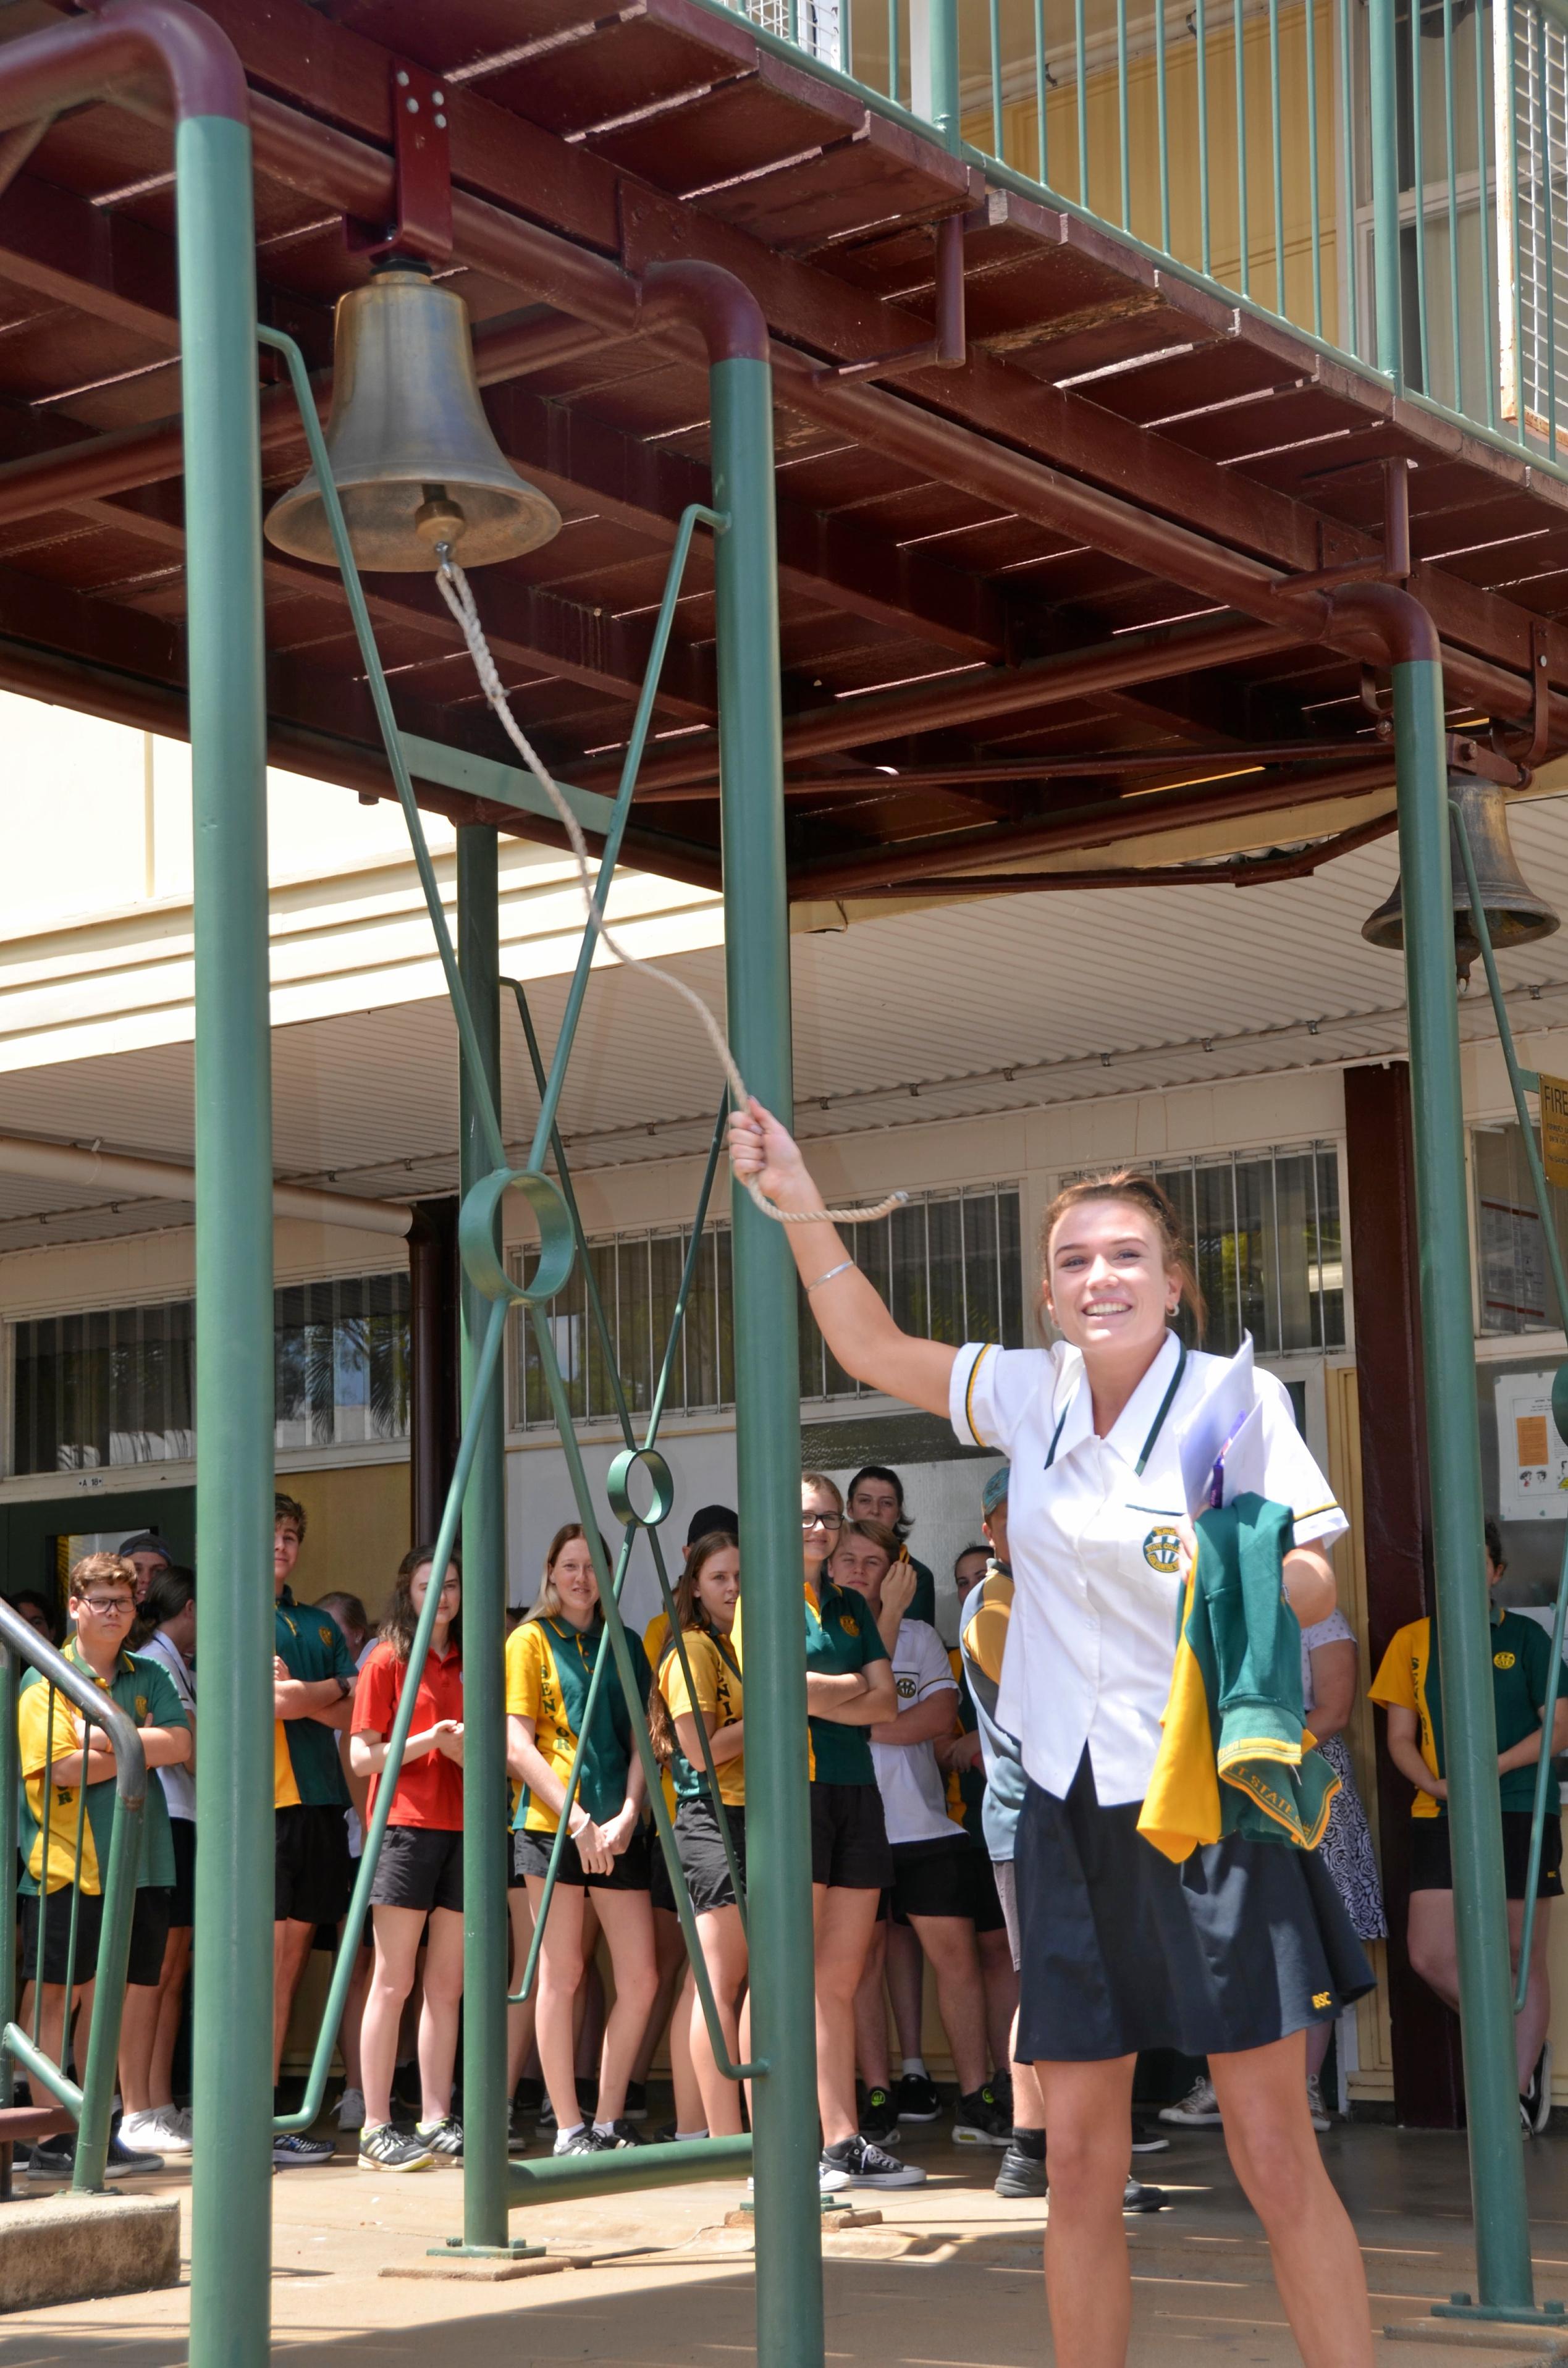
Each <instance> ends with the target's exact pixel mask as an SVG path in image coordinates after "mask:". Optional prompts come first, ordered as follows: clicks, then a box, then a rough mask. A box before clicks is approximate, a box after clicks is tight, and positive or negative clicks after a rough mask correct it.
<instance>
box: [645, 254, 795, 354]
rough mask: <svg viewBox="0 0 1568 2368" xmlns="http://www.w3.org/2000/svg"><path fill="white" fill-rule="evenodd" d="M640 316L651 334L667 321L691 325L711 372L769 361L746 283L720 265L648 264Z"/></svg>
mask: <svg viewBox="0 0 1568 2368" xmlns="http://www.w3.org/2000/svg"><path fill="white" fill-rule="evenodd" d="M638 311H639V315H640V318H641V320H642V323H643V324H645V325H646V326H648V327H650V328H653V327H656V326H657V325H658V324H659V323H660V321H662V320H665V319H669V318H671V317H674V318H678V319H681V320H685V321H687V322H689V323H690V324H691V325H692V327H693V328H695V329H696V330H698V331H699V334H700V335H701V336H702V339H703V342H704V343H705V344H706V346H707V347H708V359H709V363H710V366H711V365H712V364H713V363H714V362H733V361H754V362H765V361H767V358H768V348H767V321H766V320H765V319H764V317H763V311H762V307H761V305H760V304H759V303H758V302H757V301H756V297H755V296H754V295H753V294H752V292H751V290H750V289H749V288H748V287H747V286H746V284H745V282H744V279H737V278H736V277H735V274H734V273H733V271H726V270H725V269H724V268H723V266H722V264H718V263H700V262H698V261H696V260H694V259H692V260H687V261H683V262H679V263H651V264H650V265H649V266H648V268H647V270H646V271H645V272H644V273H643V275H642V300H641V302H640V304H639V307H638Z"/></svg>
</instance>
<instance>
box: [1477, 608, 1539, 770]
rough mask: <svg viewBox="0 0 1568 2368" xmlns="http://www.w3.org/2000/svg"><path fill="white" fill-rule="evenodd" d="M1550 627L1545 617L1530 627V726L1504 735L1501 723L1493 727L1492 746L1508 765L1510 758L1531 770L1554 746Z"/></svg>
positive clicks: (1532, 623)
mask: <svg viewBox="0 0 1568 2368" xmlns="http://www.w3.org/2000/svg"><path fill="white" fill-rule="evenodd" d="M1549 656H1550V653H1549V651H1548V648H1547V626H1546V619H1545V618H1544V617H1537V618H1535V619H1534V620H1532V622H1531V625H1530V723H1529V729H1528V732H1524V733H1515V732H1505V730H1504V728H1503V726H1502V725H1501V724H1500V723H1494V724H1493V726H1492V746H1493V747H1494V749H1495V750H1496V753H1497V755H1498V756H1499V757H1502V758H1503V759H1504V761H1505V762H1506V761H1508V760H1509V759H1510V758H1511V759H1512V760H1513V761H1514V762H1515V763H1516V764H1519V765H1523V766H1525V767H1526V768H1527V769H1528V768H1530V767H1533V766H1536V765H1539V764H1540V760H1541V758H1542V757H1544V756H1545V754H1546V752H1547V749H1548V747H1549V746H1551V672H1550V668H1549V663H1548V662H1549Z"/></svg>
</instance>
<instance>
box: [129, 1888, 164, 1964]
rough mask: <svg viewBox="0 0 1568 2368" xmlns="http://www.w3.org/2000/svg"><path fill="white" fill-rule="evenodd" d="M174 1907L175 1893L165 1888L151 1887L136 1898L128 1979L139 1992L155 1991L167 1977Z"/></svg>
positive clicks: (132, 1915)
mask: <svg viewBox="0 0 1568 2368" xmlns="http://www.w3.org/2000/svg"><path fill="white" fill-rule="evenodd" d="M173 1903H174V1893H173V1892H172V1891H170V1890H169V1889H167V1888H166V1886H164V1885H162V1884H160V1885H158V1886H157V1887H155V1888H154V1887H153V1885H151V1884H148V1885H146V1886H144V1887H143V1888H142V1890H141V1891H139V1892H138V1893H137V1895H136V1906H135V1908H134V1909H133V1911H132V1913H131V1954H130V1956H129V1957H128V1958H127V1959H126V1961H125V1978H126V1980H127V1982H129V1983H131V1985H133V1986H134V1987H135V1988H137V1989H139V1990H155V1989H156V1988H157V1987H158V1984H159V1983H160V1982H161V1981H162V1979H163V1977H164V1949H165V1944H166V1942H167V1941H168V1937H169V1911H170V1909H171V1907H172V1906H173Z"/></svg>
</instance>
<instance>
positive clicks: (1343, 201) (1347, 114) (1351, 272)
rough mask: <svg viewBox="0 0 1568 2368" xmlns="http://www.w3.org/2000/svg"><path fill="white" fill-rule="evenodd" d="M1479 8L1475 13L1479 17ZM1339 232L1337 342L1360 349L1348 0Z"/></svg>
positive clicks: (1345, 2)
mask: <svg viewBox="0 0 1568 2368" xmlns="http://www.w3.org/2000/svg"><path fill="white" fill-rule="evenodd" d="M1479 14H1480V12H1479V10H1478V11H1477V15H1478V17H1479ZM1338 32H1339V235H1338V239H1337V241H1336V245H1338V246H1339V247H1340V248H1342V249H1343V252H1344V256H1345V274H1344V285H1345V311H1346V318H1345V319H1344V320H1343V321H1342V322H1341V323H1340V326H1339V335H1340V339H1341V342H1342V343H1343V344H1344V345H1346V347H1348V348H1349V350H1350V351H1351V353H1353V354H1355V355H1357V356H1359V355H1360V352H1361V345H1362V338H1361V302H1360V295H1359V279H1360V273H1359V270H1358V257H1357V253H1356V42H1355V32H1354V28H1353V26H1352V23H1351V17H1350V0H1339V10H1338Z"/></svg>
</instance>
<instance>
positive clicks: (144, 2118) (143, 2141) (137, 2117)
mask: <svg viewBox="0 0 1568 2368" xmlns="http://www.w3.org/2000/svg"><path fill="white" fill-rule="evenodd" d="M119 2143H120V2145H121V2146H124V2148H125V2150H126V2152H127V2153H128V2154H162V2153H163V2152H164V2151H165V2147H166V2146H167V2144H168V2137H167V2134H166V2133H165V2128H164V2124H163V2123H162V2122H161V2121H160V2120H159V2118H158V2116H157V2114H156V2113H152V2112H149V2113H122V2114H121V2115H120V2120H119Z"/></svg>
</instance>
